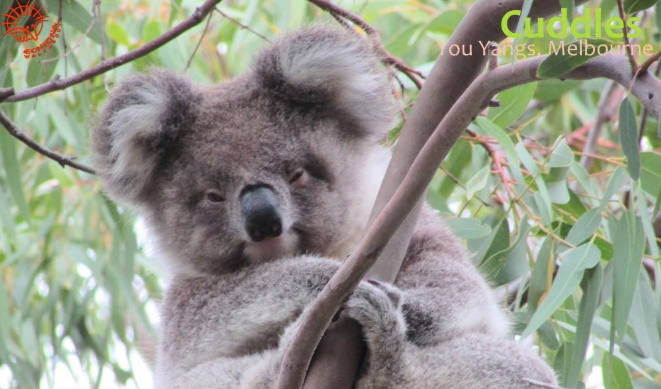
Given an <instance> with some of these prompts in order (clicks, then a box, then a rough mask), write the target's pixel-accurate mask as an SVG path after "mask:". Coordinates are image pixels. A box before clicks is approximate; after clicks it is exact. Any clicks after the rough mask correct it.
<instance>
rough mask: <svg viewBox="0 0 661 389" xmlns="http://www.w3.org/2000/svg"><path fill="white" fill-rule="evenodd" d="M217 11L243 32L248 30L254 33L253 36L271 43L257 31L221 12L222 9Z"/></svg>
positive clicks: (216, 9)
mask: <svg viewBox="0 0 661 389" xmlns="http://www.w3.org/2000/svg"><path fill="white" fill-rule="evenodd" d="M215 11H216V12H218V13H219V14H221V15H222V16H223V17H224V18H225V19H227V20H229V21H230V22H232V23H233V24H236V25H237V26H238V27H239V28H240V29H242V30H246V31H250V32H252V33H253V34H255V35H257V36H258V37H260V38H262V39H263V40H265V41H266V42H268V41H269V38H267V37H265V36H264V35H262V34H260V33H258V32H257V31H255V30H253V29H252V28H251V27H250V26H246V25H245V24H243V23H241V22H240V21H238V20H236V19H234V18H233V17H231V16H229V15H228V14H226V13H225V12H223V11H221V10H220V8H218V7H216V8H215Z"/></svg>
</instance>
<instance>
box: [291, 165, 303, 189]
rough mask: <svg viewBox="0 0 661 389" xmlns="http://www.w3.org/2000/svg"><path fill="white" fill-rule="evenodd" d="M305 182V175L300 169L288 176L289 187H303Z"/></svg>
mask: <svg viewBox="0 0 661 389" xmlns="http://www.w3.org/2000/svg"><path fill="white" fill-rule="evenodd" d="M306 181H307V174H306V173H305V170H304V169H302V168H298V169H296V170H294V171H293V172H292V173H291V174H290V175H289V185H303V184H305V182H306Z"/></svg>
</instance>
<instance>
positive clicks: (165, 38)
mask: <svg viewBox="0 0 661 389" xmlns="http://www.w3.org/2000/svg"><path fill="white" fill-rule="evenodd" d="M221 1H222V0H207V1H205V2H204V3H203V4H202V5H200V6H199V7H197V8H196V9H195V11H194V12H193V14H192V15H191V16H189V17H188V19H186V20H184V21H183V22H181V23H179V24H178V25H176V26H175V27H174V28H172V29H171V30H169V31H168V32H166V33H164V34H163V35H161V36H159V37H158V38H156V39H154V40H153V41H151V42H149V43H146V44H145V45H143V46H141V47H140V48H137V49H135V50H133V51H130V52H128V53H126V54H123V55H120V56H118V57H115V58H111V59H109V60H106V61H103V62H101V63H100V64H98V65H96V66H94V67H92V68H89V69H87V70H85V71H83V72H80V73H78V74H74V75H73V76H69V77H65V78H58V77H55V78H53V79H52V80H51V81H49V82H46V83H43V84H41V85H37V86H34V87H32V88H27V89H23V90H21V91H18V92H16V94H14V95H13V96H11V97H10V98H8V99H7V100H6V101H7V102H11V103H13V102H17V101H23V100H28V99H32V98H35V97H37V96H41V95H43V94H46V93H49V92H53V91H56V90H62V89H65V88H68V87H70V86H72V85H76V84H79V83H81V82H83V81H87V80H90V79H92V78H93V77H95V76H98V75H99V74H102V73H105V72H107V71H108V70H110V69H114V68H116V67H118V66H121V65H124V64H125V63H127V62H131V61H133V60H135V59H138V58H140V57H143V56H145V55H147V54H149V53H151V52H152V51H154V50H156V49H158V48H159V47H161V46H163V45H164V44H166V43H168V42H170V41H171V40H173V39H174V38H176V37H178V36H179V35H181V34H183V33H184V32H186V31H188V30H189V29H191V28H192V27H194V26H196V25H197V24H199V23H200V22H201V21H202V20H203V19H204V17H205V16H206V15H208V14H209V13H210V12H211V11H213V9H214V8H215V6H216V5H217V4H218V3H220V2H221Z"/></svg>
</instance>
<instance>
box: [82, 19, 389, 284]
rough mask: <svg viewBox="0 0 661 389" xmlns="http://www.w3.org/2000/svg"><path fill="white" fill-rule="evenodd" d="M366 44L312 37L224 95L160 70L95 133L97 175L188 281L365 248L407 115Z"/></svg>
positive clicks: (125, 89) (304, 34) (118, 97)
mask: <svg viewBox="0 0 661 389" xmlns="http://www.w3.org/2000/svg"><path fill="white" fill-rule="evenodd" d="M354 35H355V34H350V33H348V32H344V31H341V30H338V29H335V28H331V27H314V28H308V29H305V30H302V31H301V32H298V33H296V34H293V35H289V36H286V37H284V38H282V39H281V40H279V41H278V42H276V43H275V44H273V45H271V46H270V47H269V48H267V49H266V50H264V51H263V52H262V53H261V54H260V56H259V57H258V58H257V60H256V62H255V65H254V66H253V68H252V69H251V70H250V71H249V72H247V73H246V74H244V75H242V76H240V77H238V78H236V79H234V80H232V81H228V82H225V83H222V84H220V85H216V86H205V85H197V84H193V83H192V82H190V81H189V80H188V79H186V78H184V77H182V76H179V75H175V74H173V73H169V72H165V71H154V72H151V73H150V74H147V75H138V76H133V77H130V78H128V79H127V80H125V81H124V82H122V83H121V84H120V85H119V86H117V87H116V88H115V89H114V91H113V92H112V94H111V96H110V97H109V99H108V101H107V103H106V105H105V107H104V109H103V111H102V112H101V114H100V115H99V118H98V122H97V125H96V129H95V131H94V136H93V146H94V149H95V152H96V156H97V159H96V167H97V169H98V171H99V174H100V176H101V178H102V180H103V183H104V186H105V189H106V191H107V193H108V194H109V195H110V196H111V197H112V198H114V199H116V200H117V201H119V202H121V203H124V204H127V205H130V206H132V207H133V208H135V209H137V210H138V211H139V212H140V213H141V214H142V215H143V216H144V217H145V220H146V221H147V225H148V226H149V228H150V230H151V232H152V233H153V234H154V235H155V238H156V242H157V247H159V248H160V252H162V253H165V254H166V256H167V257H169V259H170V262H171V263H172V264H174V265H175V268H174V270H175V271H176V272H188V273H192V274H200V273H202V274H204V273H212V274H222V273H225V272H229V271H233V270H236V269H238V268H241V267H243V266H246V265H250V264H253V263H258V262H260V261H265V260H268V259H271V258H275V257H281V256H283V255H289V254H295V253H313V254H319V255H331V256H342V255H345V254H347V253H348V251H349V250H350V249H351V244H353V243H355V242H356V241H357V239H358V238H360V235H361V233H362V229H363V228H364V224H365V222H366V218H367V216H368V214H369V210H370V208H371V205H372V202H373V199H374V195H375V190H376V189H378V184H379V182H380V179H381V176H380V173H379V170H380V169H381V168H382V167H383V161H382V160H381V161H377V159H380V158H382V154H381V151H380V148H379V146H378V142H379V140H380V139H382V137H383V136H384V135H385V134H386V133H387V131H388V130H389V129H390V128H391V125H392V121H393V119H394V117H395V113H396V105H395V103H394V101H393V99H392V97H391V91H390V85H389V82H388V77H387V75H386V74H385V71H384V69H382V67H381V66H380V64H379V61H378V59H377V57H376V56H375V55H374V53H373V51H372V49H371V45H370V44H368V43H367V42H366V41H364V40H362V39H360V38H358V37H356V36H354ZM381 174H382V172H381Z"/></svg>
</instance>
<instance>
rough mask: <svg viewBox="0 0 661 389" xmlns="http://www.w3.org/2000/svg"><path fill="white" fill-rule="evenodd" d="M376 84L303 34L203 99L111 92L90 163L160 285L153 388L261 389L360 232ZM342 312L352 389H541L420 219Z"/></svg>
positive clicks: (360, 67) (162, 82) (524, 355)
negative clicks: (124, 209)
mask: <svg viewBox="0 0 661 389" xmlns="http://www.w3.org/2000/svg"><path fill="white" fill-rule="evenodd" d="M389 88H390V87H389V83H388V79H387V76H386V74H385V72H384V70H383V69H382V68H381V67H380V65H379V62H378V60H377V58H376V56H375V55H374V54H373V52H372V49H371V47H370V45H369V44H368V43H367V42H365V41H363V40H361V39H359V38H357V37H355V36H354V35H352V34H350V33H347V32H344V31H341V30H338V29H335V28H331V27H314V28H308V29H304V30H302V31H301V32H298V33H295V34H292V35H289V36H287V37H285V38H283V39H281V40H279V41H278V42H276V43H275V44H273V45H272V46H271V47H269V48H267V49H266V50H264V51H263V52H262V53H261V55H260V56H259V58H258V59H257V60H256V64H255V66H254V67H253V69H252V70H251V71H249V72H248V73H246V74H244V75H243V76H240V77H238V78H236V79H234V80H232V81H229V82H225V83H222V84H220V85H217V86H201V85H194V84H193V83H191V82H189V81H187V80H186V79H184V78H182V77H180V76H177V75H174V74H171V73H167V72H163V71H157V72H152V73H150V74H148V75H139V76H134V77H131V78H129V79H127V80H126V81H125V82H123V83H122V84H121V85H119V86H117V87H116V89H115V90H114V91H113V92H112V94H111V96H110V98H109V100H108V102H107V103H106V106H105V108H104V110H103V112H102V113H101V115H100V118H99V120H98V123H97V126H96V129H95V131H94V137H93V141H94V149H95V151H96V154H97V156H98V158H97V163H96V166H97V168H98V171H99V173H100V175H101V178H102V180H103V182H104V186H105V189H106V191H107V193H108V194H109V195H110V196H111V197H113V198H115V199H116V200H118V201H120V202H123V203H125V204H128V205H130V206H132V207H133V208H135V209H136V210H137V211H138V212H140V213H141V214H142V215H143V216H144V217H145V220H146V223H147V225H148V227H149V229H150V231H151V233H152V235H153V236H154V239H155V240H156V243H157V247H158V249H159V251H160V253H161V255H162V256H163V258H164V259H165V261H166V262H167V263H168V264H169V266H170V267H171V269H172V271H173V273H174V277H173V280H172V282H171V285H170V286H169V288H168V292H167V296H166V300H165V302H164V304H163V312H162V315H163V328H162V335H161V336H162V338H161V345H160V351H159V352H160V355H159V361H158V366H157V369H156V374H155V382H156V387H157V388H250V389H256V388H272V387H273V385H274V379H275V377H277V372H278V369H279V362H280V358H281V357H282V353H283V350H284V349H285V348H286V346H287V344H288V342H289V341H290V337H291V334H292V333H293V332H294V331H295V329H296V328H297V326H298V318H299V317H300V314H301V312H303V311H304V310H305V309H306V307H307V306H308V305H309V304H310V302H311V301H312V300H313V299H314V297H315V296H316V294H317V293H318V292H319V291H320V290H321V289H322V288H323V286H324V285H325V283H326V282H327V281H328V279H329V278H330V277H331V276H332V274H333V273H334V272H335V270H336V269H337V268H338V266H339V265H340V263H341V260H342V258H344V257H345V256H346V255H347V254H348V253H350V252H351V250H352V248H353V247H355V244H356V243H357V241H358V239H359V238H360V237H361V234H362V232H363V230H364V227H365V224H366V221H367V218H368V215H369V211H370V209H371V206H372V203H373V201H374V197H375V195H376V191H377V190H378V184H379V183H380V180H381V178H382V175H383V172H384V170H385V166H386V164H387V156H386V155H385V154H384V152H383V151H382V149H381V148H380V147H379V145H378V140H379V139H380V138H382V137H383V136H384V135H385V134H386V133H387V131H388V130H389V129H390V126H391V124H392V122H393V120H394V118H395V116H396V111H397V105H396V104H395V102H394V101H393V99H392V98H391V94H390V89H389ZM301 168H302V169H304V170H303V171H304V173H303V175H302V176H301V178H300V179H298V180H295V181H294V179H293V178H292V177H297V176H296V175H295V172H297V171H299V170H298V169H301ZM254 185H267V186H268V187H270V188H272V189H273V192H274V193H275V194H276V195H277V198H278V203H279V204H280V205H279V206H280V212H281V213H282V215H284V216H283V220H282V223H283V230H284V231H285V232H284V233H283V235H281V236H280V237H279V238H275V239H272V240H269V241H265V242H252V241H250V238H249V237H248V235H247V234H246V232H245V231H244V228H243V224H242V215H241V213H240V212H239V211H238V209H239V206H238V202H239V195H240V194H241V193H242V191H243V190H244V189H245V188H247V187H250V186H254ZM209 190H211V191H213V193H214V194H216V195H217V196H216V197H218V196H220V197H222V198H223V199H224V201H222V202H212V201H209V200H208V199H207V197H206V193H207V191H209ZM345 313H346V315H348V316H349V317H352V318H354V319H356V320H357V321H358V322H359V323H360V324H361V325H362V328H363V334H364V337H365V339H366V342H367V345H368V350H369V358H368V361H369V362H368V367H367V369H366V372H365V374H364V376H363V377H361V379H360V381H359V382H358V387H359V388H375V389H376V388H379V389H383V388H412V389H426V388H496V389H499V388H532V387H534V385H531V384H528V383H527V382H526V381H525V379H526V378H528V379H531V380H535V381H541V382H546V383H548V384H555V377H554V375H553V373H552V371H551V370H550V369H549V368H548V367H547V366H546V365H545V364H544V362H542V361H541V360H540V359H539V358H538V357H537V356H536V355H534V354H532V353H531V352H529V351H528V350H526V349H525V348H524V347H522V346H520V345H519V344H518V343H516V342H514V341H511V340H507V339H505V335H506V333H507V329H508V324H507V319H506V317H505V315H504V314H503V312H502V311H501V309H500V307H499V306H498V303H497V302H496V299H495V298H494V296H493V293H492V291H491V290H490V288H489V287H488V285H487V284H486V282H485V281H484V280H483V278H482V277H481V276H480V275H479V273H478V272H477V270H476V269H475V268H474V266H473V265H472V264H471V262H470V260H469V255H468V253H467V252H466V251H465V249H464V248H463V247H462V246H461V244H460V243H459V242H458V241H457V239H456V238H455V237H454V236H453V235H452V233H451V232H450V231H449V230H448V229H447V228H446V227H445V226H444V225H443V224H442V223H441V222H440V221H439V220H438V219H437V218H436V216H435V215H433V213H432V212H431V210H429V209H428V208H425V209H424V211H423V214H422V216H421V218H420V220H419V222H418V225H417V228H416V231H415V233H414V235H413V239H412V242H411V245H410V247H409V249H408V252H407V256H406V259H405V262H404V265H403V268H402V271H401V272H400V274H399V276H398V277H397V280H396V282H395V285H386V284H376V285H375V284H370V283H365V282H363V283H361V284H360V286H359V287H358V289H357V291H356V292H355V293H354V294H353V296H352V297H351V298H350V299H349V301H348V302H347V304H346V308H345Z"/></svg>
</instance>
